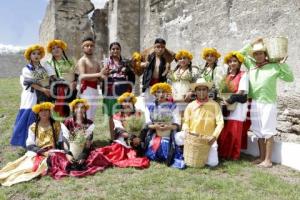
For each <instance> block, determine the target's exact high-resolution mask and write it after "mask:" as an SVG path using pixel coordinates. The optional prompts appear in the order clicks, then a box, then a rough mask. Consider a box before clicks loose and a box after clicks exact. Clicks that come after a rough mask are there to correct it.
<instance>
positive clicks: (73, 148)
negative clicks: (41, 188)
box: [48, 99, 111, 179]
mask: <svg viewBox="0 0 300 200" xmlns="http://www.w3.org/2000/svg"><path fill="white" fill-rule="evenodd" d="M70 109H71V111H72V113H73V117H72V118H69V119H66V120H65V121H64V123H63V124H61V127H62V133H63V134H62V143H63V149H64V152H58V153H55V154H53V155H51V156H50V158H49V160H48V165H49V170H48V172H49V174H50V176H52V177H53V178H54V179H60V178H62V177H64V176H77V177H82V176H86V175H91V174H95V173H96V172H98V171H102V170H104V168H106V167H107V166H110V165H111V164H110V162H109V161H108V160H106V159H105V158H104V157H103V156H102V155H98V156H95V157H93V156H90V149H91V144H92V139H93V130H94V128H95V125H94V123H93V122H92V121H91V120H89V119H87V115H86V111H87V110H88V109H89V105H88V103H87V100H85V99H75V100H73V101H72V102H71V103H70ZM95 159H97V160H98V161H99V162H95Z"/></svg>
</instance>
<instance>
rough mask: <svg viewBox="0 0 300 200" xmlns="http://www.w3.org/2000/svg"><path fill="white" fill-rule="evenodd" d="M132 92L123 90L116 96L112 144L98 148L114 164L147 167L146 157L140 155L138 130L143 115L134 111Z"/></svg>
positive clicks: (141, 125) (141, 124)
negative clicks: (123, 91) (116, 111)
mask: <svg viewBox="0 0 300 200" xmlns="http://www.w3.org/2000/svg"><path fill="white" fill-rule="evenodd" d="M136 101H137V100H136V97H135V96H134V94H132V93H129V92H125V93H123V94H122V95H121V96H120V97H119V98H118V103H119V104H120V106H121V108H120V112H118V113H116V114H115V115H114V116H113V122H114V138H115V140H114V141H113V143H112V145H110V146H106V147H102V148H98V149H96V150H95V151H97V152H98V153H102V154H103V155H104V156H105V157H106V158H107V159H108V160H109V161H110V162H112V164H113V165H114V166H117V167H137V168H147V167H149V165H150V162H149V160H148V158H146V157H139V156H140V155H141V145H140V143H141V142H140V138H139V135H140V132H141V130H142V128H143V125H144V121H145V120H144V116H143V114H142V113H141V112H139V111H136V109H135V106H134V104H135V103H136Z"/></svg>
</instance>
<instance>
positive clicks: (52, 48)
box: [46, 40, 78, 118]
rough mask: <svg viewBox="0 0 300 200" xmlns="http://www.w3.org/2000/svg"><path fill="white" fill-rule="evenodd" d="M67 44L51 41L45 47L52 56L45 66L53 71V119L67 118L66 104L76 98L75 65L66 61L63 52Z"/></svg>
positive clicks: (60, 41)
mask: <svg viewBox="0 0 300 200" xmlns="http://www.w3.org/2000/svg"><path fill="white" fill-rule="evenodd" d="M66 49H67V44H66V43H65V42H64V41H62V40H52V41H50V42H49V43H48V45H47V52H48V53H51V54H52V57H51V59H50V60H48V61H47V62H46V66H48V67H49V68H52V70H53V71H55V78H54V80H53V83H52V85H53V84H54V85H53V86H54V87H53V94H54V95H55V96H54V98H55V107H54V112H53V114H54V116H55V117H63V118H64V117H68V116H69V115H70V109H69V106H68V103H69V102H71V101H72V100H74V99H75V98H76V95H77V90H76V79H77V77H78V75H76V74H75V64H74V62H73V61H72V60H70V59H68V57H67V55H66V53H65V51H66Z"/></svg>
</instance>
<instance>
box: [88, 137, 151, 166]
mask: <svg viewBox="0 0 300 200" xmlns="http://www.w3.org/2000/svg"><path fill="white" fill-rule="evenodd" d="M93 152H96V154H98V153H99V154H102V155H104V156H105V158H106V159H107V160H109V161H110V162H111V163H112V164H113V165H114V166H116V167H122V168H124V167H136V168H148V167H149V166H150V161H149V160H148V158H146V157H137V154H136V151H135V150H134V149H132V148H126V147H124V146H123V145H121V144H119V143H113V144H111V145H109V146H106V147H101V148H98V149H96V150H94V151H93Z"/></svg>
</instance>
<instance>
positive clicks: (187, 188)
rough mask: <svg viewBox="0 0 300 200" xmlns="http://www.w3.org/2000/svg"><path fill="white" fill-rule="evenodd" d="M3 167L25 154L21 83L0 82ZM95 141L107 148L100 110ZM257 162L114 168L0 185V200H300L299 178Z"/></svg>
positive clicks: (104, 121) (245, 159)
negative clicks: (17, 123) (14, 138)
mask: <svg viewBox="0 0 300 200" xmlns="http://www.w3.org/2000/svg"><path fill="white" fill-rule="evenodd" d="M0 92H1V98H0V134H1V139H0V167H2V166H4V165H5V164H6V163H7V162H9V161H13V160H15V159H17V158H18V157H20V156H21V155H22V154H23V153H24V151H23V150H21V149H18V148H12V147H11V146H10V145H9V140H10V136H11V133H12V127H13V124H14V120H15V117H16V114H17V111H18V109H19V102H20V86H19V80H18V79H16V78H15V79H0ZM95 123H96V131H95V141H96V144H97V145H102V146H103V145H106V144H108V131H107V130H108V127H107V124H108V121H107V119H106V118H104V117H103V116H102V115H101V109H98V113H97V120H96V122H95ZM252 159H253V158H251V157H248V156H245V155H243V157H242V159H241V160H240V161H234V162H233V161H227V162H223V163H221V164H220V165H219V166H218V167H216V168H213V169H210V168H203V169H193V168H188V169H186V170H177V169H173V168H168V167H166V166H165V165H162V164H158V163H154V162H152V163H151V167H150V168H149V169H145V170H138V169H133V168H127V169H120V168H110V169H107V170H105V171H104V172H102V173H97V174H96V175H94V176H88V177H85V178H63V179H61V180H59V181H55V180H53V179H52V178H51V177H49V176H45V177H41V178H40V179H35V180H32V181H30V182H27V183H20V184H17V185H14V186H12V187H2V186H0V200H2V199H47V200H48V199H70V200H74V199H222V200H223V199H224V200H226V199H228V200H229V199H230V200H232V199H234V200H235V199H239V200H243V199H245V200H249V199H270V200H271V199H280V200H281V199H286V200H293V199H295V200H296V199H299V196H300V173H299V172H297V171H294V170H291V169H289V168H286V167H283V166H280V165H275V166H274V167H273V168H272V169H260V168H257V167H254V166H253V165H252V164H251V163H250V161H251V160H252Z"/></svg>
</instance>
